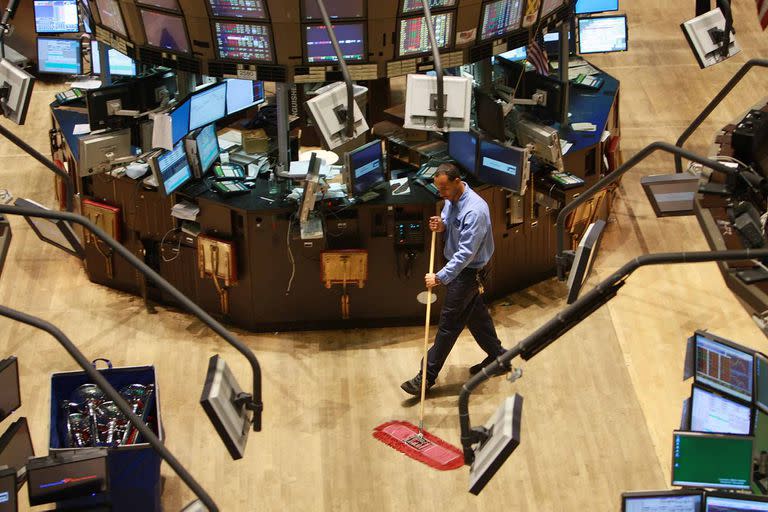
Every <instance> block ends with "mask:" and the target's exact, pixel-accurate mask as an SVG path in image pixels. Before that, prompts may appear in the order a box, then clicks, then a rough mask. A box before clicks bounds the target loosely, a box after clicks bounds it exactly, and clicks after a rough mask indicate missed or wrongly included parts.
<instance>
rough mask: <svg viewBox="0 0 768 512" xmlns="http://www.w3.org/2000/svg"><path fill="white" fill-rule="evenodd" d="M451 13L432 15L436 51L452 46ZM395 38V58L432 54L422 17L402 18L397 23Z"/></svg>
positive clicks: (424, 20)
mask: <svg viewBox="0 0 768 512" xmlns="http://www.w3.org/2000/svg"><path fill="white" fill-rule="evenodd" d="M453 14H454V13H453V12H444V13H439V14H433V15H432V22H433V24H434V26H435V41H436V42H437V47H438V49H441V50H442V49H444V48H448V47H449V46H451V45H452V44H453ZM399 27H400V29H399V31H398V37H397V47H396V49H397V57H412V56H415V55H426V54H431V53H432V45H431V44H429V34H428V33H427V20H426V18H425V17H424V16H417V17H415V18H403V19H401V20H400V23H399Z"/></svg>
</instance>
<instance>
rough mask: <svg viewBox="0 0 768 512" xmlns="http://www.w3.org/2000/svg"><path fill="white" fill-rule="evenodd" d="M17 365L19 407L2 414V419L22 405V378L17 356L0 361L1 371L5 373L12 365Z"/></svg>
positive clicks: (0, 419)
mask: <svg viewBox="0 0 768 512" xmlns="http://www.w3.org/2000/svg"><path fill="white" fill-rule="evenodd" d="M14 365H15V366H16V391H17V392H18V397H19V399H18V403H19V405H18V407H16V408H14V409H11V410H10V411H7V414H6V415H5V416H2V415H0V421H3V420H4V419H6V418H8V417H9V416H10V415H11V414H13V413H14V412H15V411H18V410H19V408H20V407H21V379H20V378H19V360H18V359H17V358H16V356H10V357H7V358H5V359H3V360H2V361H0V373H3V372H4V371H6V370H8V368H10V367H11V366H14Z"/></svg>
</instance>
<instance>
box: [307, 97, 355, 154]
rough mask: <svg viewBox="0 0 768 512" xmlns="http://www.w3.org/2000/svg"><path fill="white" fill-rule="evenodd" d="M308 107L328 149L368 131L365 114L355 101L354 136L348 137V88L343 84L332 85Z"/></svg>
mask: <svg viewBox="0 0 768 512" xmlns="http://www.w3.org/2000/svg"><path fill="white" fill-rule="evenodd" d="M306 105H307V110H308V111H309V115H310V116H311V117H312V121H313V122H314V123H315V126H316V127H317V129H318V131H319V132H320V136H321V137H322V139H323V145H324V146H325V147H326V148H327V149H331V150H332V149H334V148H336V147H338V146H341V145H342V144H345V143H347V142H349V141H350V140H352V139H354V138H357V137H359V136H360V135H363V134H364V133H366V132H367V131H368V123H367V122H366V120H365V118H364V117H363V112H362V110H360V107H359V106H358V104H357V102H356V101H353V102H352V108H353V110H354V120H355V122H354V134H353V136H352V137H351V138H350V137H347V135H346V130H347V114H348V113H347V87H346V85H345V84H343V83H338V84H332V85H331V86H329V87H328V88H327V90H324V91H323V92H322V93H320V94H318V95H317V96H315V97H314V98H311V99H309V100H307V103H306Z"/></svg>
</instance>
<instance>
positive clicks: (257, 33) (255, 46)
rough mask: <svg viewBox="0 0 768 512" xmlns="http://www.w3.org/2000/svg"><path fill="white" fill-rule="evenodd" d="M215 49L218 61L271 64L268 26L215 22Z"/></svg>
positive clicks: (270, 39)
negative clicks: (229, 60)
mask: <svg viewBox="0 0 768 512" xmlns="http://www.w3.org/2000/svg"><path fill="white" fill-rule="evenodd" d="M213 25H214V30H215V32H216V47H217V49H218V55H219V58H220V59H232V60H244V61H251V62H272V60H273V57H272V35H271V34H270V31H269V25H264V24H258V23H238V22H226V21H216V22H214V24H213Z"/></svg>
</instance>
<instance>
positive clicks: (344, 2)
mask: <svg viewBox="0 0 768 512" xmlns="http://www.w3.org/2000/svg"><path fill="white" fill-rule="evenodd" d="M325 10H326V11H328V17H329V18H331V19H349V18H363V17H365V2H364V0H328V1H327V2H325ZM301 12H302V15H301V16H302V19H304V20H308V21H323V16H322V14H320V8H319V7H318V6H317V1H316V0H302V1H301Z"/></svg>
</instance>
